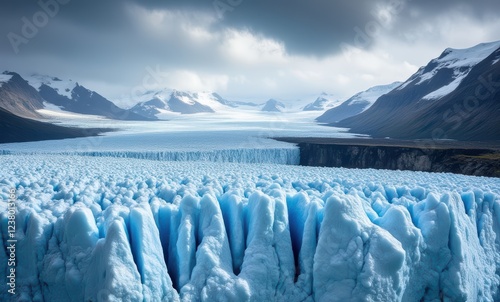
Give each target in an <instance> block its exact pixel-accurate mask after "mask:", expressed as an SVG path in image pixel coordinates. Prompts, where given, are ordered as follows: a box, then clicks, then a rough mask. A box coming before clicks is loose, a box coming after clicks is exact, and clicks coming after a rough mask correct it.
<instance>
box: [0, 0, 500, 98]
mask: <svg viewBox="0 0 500 302" xmlns="http://www.w3.org/2000/svg"><path fill="white" fill-rule="evenodd" d="M56 1H57V0H40V1H39V2H37V1H18V0H6V1H1V3H0V31H1V32H0V35H1V41H2V42H1V43H0V56H1V58H2V59H1V61H0V68H3V69H7V70H12V71H17V72H20V73H22V74H27V73H31V72H38V73H44V74H50V75H55V76H58V77H61V78H71V79H73V80H77V81H78V82H80V83H81V84H83V85H85V86H87V87H88V88H91V89H94V90H96V91H98V92H100V93H101V94H103V95H104V96H106V97H108V98H110V99H111V100H115V101H118V103H119V104H120V105H122V106H128V105H131V103H133V98H134V97H133V96H134V95H136V94H139V93H140V92H141V91H143V90H146V89H157V88H160V87H168V88H174V89H180V90H191V91H201V90H204V91H217V92H219V93H220V94H221V95H223V96H224V97H226V98H229V99H233V100H238V99H241V100H243V99H245V100H249V99H250V100H265V99H267V98H270V97H274V98H281V99H283V100H288V101H294V100H297V99H299V98H302V99H304V98H307V97H311V98H312V97H314V96H317V95H318V94H319V93H321V92H327V93H331V94H334V95H337V96H338V97H348V96H350V95H352V94H354V93H356V92H358V91H360V90H364V89H367V88H369V87H371V86H374V85H378V84H387V83H391V82H393V81H397V80H405V79H406V78H407V77H408V76H410V75H411V74H412V73H414V72H415V71H416V70H417V69H418V67H419V66H421V65H425V64H426V63H427V62H428V61H429V60H430V59H432V58H434V57H437V56H439V54H440V53H441V52H442V51H443V50H444V49H445V48H446V47H453V48H465V47H470V46H473V45H475V44H478V43H481V42H488V41H493V40H500V31H499V29H500V1H497V0H478V1H468V0H441V1H434V0H433V1H431V0H357V1H344V0H329V1H328V0H308V1H305V0H161V1H160V0H157V1H140V0H124V1H121V0H108V1H99V0H90V1H83V0H58V2H56ZM44 6H45V8H44ZM130 99H132V100H130Z"/></svg>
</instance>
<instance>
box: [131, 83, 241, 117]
mask: <svg viewBox="0 0 500 302" xmlns="http://www.w3.org/2000/svg"><path fill="white" fill-rule="evenodd" d="M138 99H139V100H143V101H141V102H139V103H137V104H136V105H135V106H133V107H132V108H131V109H130V110H132V111H133V112H135V113H137V114H141V115H143V116H146V117H150V118H164V117H166V118H168V117H169V112H170V113H172V112H173V113H180V114H192V113H200V112H214V111H221V110H227V109H229V108H231V107H233V106H232V104H231V103H230V102H229V101H227V100H225V99H224V98H222V97H221V96H220V95H218V94H217V93H213V92H194V93H193V92H183V91H177V90H170V89H164V90H160V91H157V92H154V91H149V92H147V93H145V94H144V95H141V96H140V97H139V98H138Z"/></svg>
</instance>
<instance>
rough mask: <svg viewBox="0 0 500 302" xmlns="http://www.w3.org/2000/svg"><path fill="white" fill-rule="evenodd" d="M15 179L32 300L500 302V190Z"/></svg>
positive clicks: (126, 174)
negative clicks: (421, 301) (447, 301)
mask: <svg viewBox="0 0 500 302" xmlns="http://www.w3.org/2000/svg"><path fill="white" fill-rule="evenodd" d="M0 165H1V166H2V167H3V168H2V170H1V171H0V189H1V192H0V196H1V197H2V199H3V200H7V198H8V192H9V189H10V188H12V187H15V188H16V190H17V192H16V194H17V197H18V201H17V208H18V214H17V220H16V225H17V231H18V232H17V234H16V235H17V239H18V247H17V250H18V254H17V258H18V267H17V271H18V277H17V291H18V292H19V294H20V296H18V299H19V300H29V301H31V300H34V301H41V300H47V301H82V300H84V301H102V300H104V301H141V300H142V301H179V300H180V301H284V300H286V301H347V300H352V301H420V300H425V301H431V300H439V299H448V300H452V301H473V300H478V301H494V300H498V299H500V295H499V293H498V287H499V284H500V276H499V273H498V272H499V271H500V251H499V249H500V246H499V243H500V240H499V238H498V234H500V215H499V214H500V207H499V205H500V203H499V202H500V199H499V197H500V180H499V179H496V178H480V177H470V176H462V175H453V174H431V173H423V172H401V171H385V170H353V169H339V168H312V167H297V166H283V165H247V164H230V163H224V164H221V163H207V162H158V161H149V160H139V159H119V158H97V157H81V156H58V155H50V156H48V155H36V156H35V155H32V156H29V155H3V156H1V157H0ZM0 206H1V208H2V209H1V210H2V212H1V213H2V214H1V215H0V217H1V223H2V236H1V238H2V246H3V248H2V249H0V270H2V271H4V272H5V271H6V263H7V261H6V249H5V247H6V236H7V233H6V225H7V217H6V203H5V202H1V203H0ZM5 287H6V285H5V284H4V283H2V284H0V293H1V295H2V296H1V297H0V299H1V300H4V301H5V300H6V299H9V298H10V296H8V294H7V291H6V288H5Z"/></svg>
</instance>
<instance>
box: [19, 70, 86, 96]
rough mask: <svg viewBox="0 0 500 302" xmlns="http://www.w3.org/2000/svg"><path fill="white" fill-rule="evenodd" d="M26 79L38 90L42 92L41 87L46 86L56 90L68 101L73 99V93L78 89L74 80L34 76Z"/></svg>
mask: <svg viewBox="0 0 500 302" xmlns="http://www.w3.org/2000/svg"><path fill="white" fill-rule="evenodd" d="M24 78H25V79H26V80H27V81H28V83H29V84H30V85H31V86H33V87H34V88H35V89H36V90H40V87H41V86H42V85H44V84H45V85H47V86H49V87H52V88H54V89H55V90H56V91H57V93H58V94H59V95H62V96H65V97H67V98H68V99H72V96H71V92H72V91H73V89H74V88H75V87H76V83H75V82H73V80H61V79H59V78H57V77H51V76H48V75H40V74H32V75H30V76H25V77H24Z"/></svg>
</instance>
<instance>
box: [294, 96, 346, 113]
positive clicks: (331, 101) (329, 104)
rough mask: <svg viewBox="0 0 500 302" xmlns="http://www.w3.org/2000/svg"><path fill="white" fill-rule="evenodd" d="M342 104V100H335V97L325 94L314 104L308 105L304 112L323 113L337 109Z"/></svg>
mask: <svg viewBox="0 0 500 302" xmlns="http://www.w3.org/2000/svg"><path fill="white" fill-rule="evenodd" d="M341 103H342V100H339V99H337V98H335V97H334V96H333V95H330V94H327V93H325V92H323V93H321V95H320V96H319V97H318V98H317V99H316V100H315V101H314V102H312V103H309V104H307V105H306V106H305V107H304V109H303V110H304V111H323V110H326V109H329V108H333V107H336V106H338V105H340V104H341Z"/></svg>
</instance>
